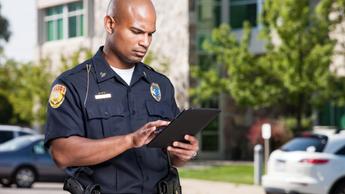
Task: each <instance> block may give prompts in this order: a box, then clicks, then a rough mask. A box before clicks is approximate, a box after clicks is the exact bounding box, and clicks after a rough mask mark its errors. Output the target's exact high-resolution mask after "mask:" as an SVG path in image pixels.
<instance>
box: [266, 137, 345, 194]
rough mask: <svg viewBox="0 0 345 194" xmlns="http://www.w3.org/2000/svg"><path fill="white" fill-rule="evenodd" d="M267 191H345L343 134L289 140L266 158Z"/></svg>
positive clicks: (325, 193)
mask: <svg viewBox="0 0 345 194" xmlns="http://www.w3.org/2000/svg"><path fill="white" fill-rule="evenodd" d="M267 170H268V171H267V174H266V175H265V176H264V177H263V180H262V185H263V187H264V189H265V192H266V194H280V193H287V194H290V193H294V194H298V193H307V194H345V134H333V135H321V134H311V135H306V136H303V137H297V138H294V139H292V140H291V141H289V142H287V143H286V144H285V145H283V146H282V147H281V148H280V149H279V150H276V151H274V152H272V154H271V156H270V158H269V160H268V169H267Z"/></svg>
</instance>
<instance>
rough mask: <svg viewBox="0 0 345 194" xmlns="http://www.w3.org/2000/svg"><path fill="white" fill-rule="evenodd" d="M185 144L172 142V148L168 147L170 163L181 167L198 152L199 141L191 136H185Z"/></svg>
mask: <svg viewBox="0 0 345 194" xmlns="http://www.w3.org/2000/svg"><path fill="white" fill-rule="evenodd" d="M184 138H185V140H186V141H187V143H185V142H178V141H175V142H173V146H169V147H168V151H169V153H170V154H171V159H172V163H173V165H175V166H182V165H183V164H185V163H186V162H187V161H189V160H190V159H192V158H194V157H195V156H196V155H197V153H198V150H199V141H198V139H197V138H195V137H194V136H191V135H185V137H184Z"/></svg>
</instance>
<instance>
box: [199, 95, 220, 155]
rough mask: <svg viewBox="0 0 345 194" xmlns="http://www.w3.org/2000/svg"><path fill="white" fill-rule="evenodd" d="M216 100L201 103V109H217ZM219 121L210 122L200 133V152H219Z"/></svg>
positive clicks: (215, 98)
mask: <svg viewBox="0 0 345 194" xmlns="http://www.w3.org/2000/svg"><path fill="white" fill-rule="evenodd" d="M218 102H219V101H218V98H217V97H214V98H213V99H209V100H207V101H204V102H202V103H201V104H202V107H208V108H218ZM219 148H220V147H219V120H218V119H216V120H214V121H212V122H211V123H210V124H209V125H208V126H207V127H206V128H205V129H204V130H202V131H201V150H202V151H207V152H216V151H218V150H219Z"/></svg>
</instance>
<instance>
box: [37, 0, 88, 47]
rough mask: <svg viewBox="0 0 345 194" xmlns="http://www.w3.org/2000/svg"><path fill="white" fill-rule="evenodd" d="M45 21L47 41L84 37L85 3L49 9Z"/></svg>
mask: <svg viewBox="0 0 345 194" xmlns="http://www.w3.org/2000/svg"><path fill="white" fill-rule="evenodd" d="M44 21H45V28H46V40H47V41H54V40H61V39H65V38H73V37H77V36H83V35H84V10H83V3H82V2H81V1H80V2H74V3H69V4H66V5H59V6H55V7H50V8H47V9H46V14H45V17H44Z"/></svg>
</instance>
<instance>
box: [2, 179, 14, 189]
mask: <svg viewBox="0 0 345 194" xmlns="http://www.w3.org/2000/svg"><path fill="white" fill-rule="evenodd" d="M0 184H1V185H2V186H3V187H10V186H11V185H12V182H11V180H9V179H6V178H3V179H0Z"/></svg>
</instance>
